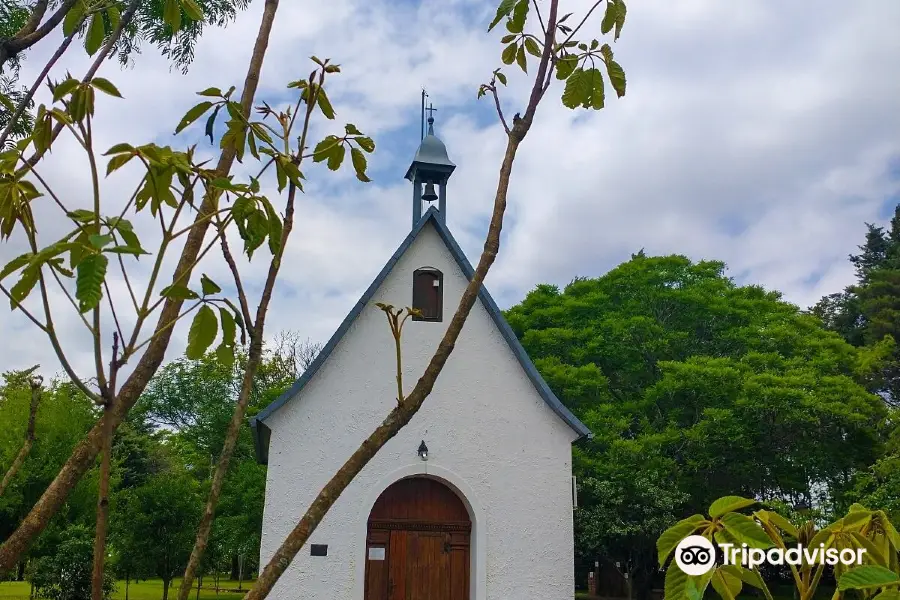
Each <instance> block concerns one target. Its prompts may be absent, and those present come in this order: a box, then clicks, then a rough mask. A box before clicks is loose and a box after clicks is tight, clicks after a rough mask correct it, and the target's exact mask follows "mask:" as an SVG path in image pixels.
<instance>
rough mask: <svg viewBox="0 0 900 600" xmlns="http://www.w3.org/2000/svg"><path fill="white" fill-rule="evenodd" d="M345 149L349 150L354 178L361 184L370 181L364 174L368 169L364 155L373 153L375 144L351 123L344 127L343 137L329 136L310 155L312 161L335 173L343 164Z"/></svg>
mask: <svg viewBox="0 0 900 600" xmlns="http://www.w3.org/2000/svg"><path fill="white" fill-rule="evenodd" d="M347 148H349V149H350V163H351V165H352V166H353V171H354V172H355V174H356V178H357V179H359V180H360V181H362V182H363V183H368V182H369V181H371V179H369V176H368V175H367V174H366V169H367V168H368V159H367V158H366V154H370V153H372V152H374V151H375V142H374V141H373V140H372V138H370V137H368V136H366V135H363V133H362V132H361V131H359V129H357V128H356V126H355V125H353V124H351V123H348V124H347V125H346V126H345V131H344V135H343V136H337V135H329V136H326V137H325V138H324V139H323V140H322V141H320V142H319V143H318V144H316V147H315V149H314V150H313V154H312V157H313V161H314V162H324V163H325V164H326V165H327V166H328V168H329V169H330V170H332V171H337V170H338V169H340V168H341V165H342V164H343V162H344V157H345V156H346V155H347Z"/></svg>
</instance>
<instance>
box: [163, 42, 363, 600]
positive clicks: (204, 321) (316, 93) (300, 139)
mask: <svg viewBox="0 0 900 600" xmlns="http://www.w3.org/2000/svg"><path fill="white" fill-rule="evenodd" d="M312 61H313V62H314V63H315V64H316V68H315V70H314V71H313V72H311V73H310V75H309V77H308V79H306V80H301V81H296V82H292V83H290V84H289V85H288V88H289V89H294V90H299V94H298V99H297V102H296V103H295V105H294V107H293V108H291V107H288V108H287V109H285V110H283V111H281V112H276V111H275V110H273V109H272V108H271V107H270V106H269V105H268V104H265V105H263V106H262V107H260V108H259V109H258V112H259V114H261V115H262V119H263V120H262V121H258V122H254V121H249V120H247V119H244V118H243V117H242V115H240V113H238V112H237V111H236V110H229V104H228V102H229V100H228V95H230V93H231V91H230V90H229V91H228V92H226V93H225V94H221V93H219V90H216V89H214V88H211V89H210V90H206V91H204V92H201V94H202V95H209V96H211V97H218V98H220V100H219V101H218V103H217V104H216V103H212V102H209V101H204V102H202V103H200V104H198V105H197V106H195V107H193V108H191V109H190V110H189V111H188V114H187V115H186V116H185V118H184V119H183V120H182V123H181V124H179V127H180V128H183V126H186V125H185V124H187V123H190V122H193V121H196V120H197V119H199V118H200V117H201V116H202V115H203V114H204V113H205V112H206V111H209V110H210V109H213V112H212V113H211V115H210V117H209V118H208V119H207V123H206V131H207V132H208V133H209V132H212V131H213V128H214V122H215V118H216V114H217V113H218V111H219V110H220V108H221V107H222V106H225V107H226V110H228V112H229V114H230V115H231V117H232V118H231V120H229V122H228V128H227V131H226V133H225V135H224V136H223V139H230V140H235V141H237V143H238V144H239V145H238V158H239V159H240V156H241V154H240V153H241V151H242V145H243V143H244V140H246V144H247V146H248V147H249V149H250V154H251V155H252V156H253V158H255V159H256V160H257V161H259V162H263V160H264V159H263V157H264V156H268V157H269V159H268V160H267V161H265V163H266V164H265V166H263V168H262V170H261V171H260V173H262V172H264V171H265V170H266V168H267V167H268V166H270V165H272V164H274V165H275V178H276V182H277V186H278V190H279V192H281V191H282V190H283V189H284V188H285V187H287V198H286V202H285V208H284V218H283V220H280V219H279V215H278V213H277V212H276V210H275V209H274V207H273V204H272V202H270V201H269V200H268V198H266V197H265V196H262V195H261V194H260V190H259V187H260V186H259V177H258V176H257V177H252V178H251V179H250V182H249V183H247V184H239V183H235V182H233V181H231V180H226V181H219V182H217V187H218V189H219V190H221V192H222V196H221V197H219V200H220V201H221V200H222V198H225V199H226V200H227V201H230V203H231V206H232V209H231V214H230V216H231V217H232V218H233V219H234V221H235V223H236V224H237V226H238V230H239V232H240V235H241V238H242V239H243V240H244V252H245V253H246V254H247V257H248V259H252V257H253V253H254V252H255V250H256V249H257V248H258V247H259V246H260V245H261V244H262V243H263V241H264V240H266V239H267V240H268V247H269V251H270V253H271V255H272V258H271V260H270V262H269V267H268V270H267V274H266V279H265V282H264V283H263V287H262V293H261V295H260V299H259V302H258V304H257V308H256V316H255V318H253V319H252V320H251V316H250V310H249V304H250V303H249V300H248V297H247V293H246V290H245V288H244V286H243V283H242V278H241V275H240V271H239V269H238V268H237V264H236V262H235V260H234V257H233V256H232V254H231V250H230V248H229V245H228V241H227V236H225V235H222V236H221V242H220V243H221V248H222V253H223V257H224V258H225V261H226V263H227V264H228V267H229V269H230V270H231V273H232V276H233V278H234V285H235V289H236V290H237V294H238V303H239V304H240V307H241V309H240V312H238V310H237V309H236V308H234V307H233V305H231V306H232V308H234V318H235V319H236V318H238V317H239V315H243V317H244V320H245V322H246V329H247V332H248V336H249V338H250V348H249V352H248V355H247V362H246V363H245V366H244V373H243V376H242V382H241V389H240V392H239V394H238V398H237V402H236V403H235V407H234V411H233V413H232V416H231V420H230V421H229V424H228V430H227V432H226V435H225V441H224V444H223V447H222V451H221V453H220V455H219V460H218V462H217V464H216V469H215V472H214V473H213V478H212V485H211V486H210V492H209V495H208V497H207V501H206V509H205V510H204V513H203V516H202V517H201V520H200V525H199V527H198V529H197V536H196V539H195V542H194V548H193V550H192V551H191V556H190V559H189V560H188V564H187V567H186V569H185V572H184V577H183V578H182V582H181V586H180V587H179V590H178V598H179V600H187V598H188V596H189V594H190V592H191V585H192V583H193V581H194V578H195V577H196V574H197V570H198V569H199V567H200V564H201V561H202V560H203V556H204V553H205V551H206V547H207V544H208V542H209V536H210V533H211V531H212V525H213V519H214V517H215V511H216V507H217V505H218V502H219V496H220V494H221V492H222V486H223V485H224V483H225V476H226V474H227V472H228V468H229V465H230V462H231V458H232V454H233V452H234V448H235V446H236V444H237V440H238V436H239V434H240V431H241V427H242V426H243V425H244V416H245V414H246V411H247V406H248V405H249V402H250V396H251V391H252V389H253V383H254V381H255V380H256V376H257V371H258V369H259V367H260V365H261V363H262V355H263V334H264V330H265V323H266V315H267V311H268V307H269V304H270V303H271V300H272V295H273V292H274V290H275V285H276V283H277V279H278V274H279V271H280V268H281V264H282V259H283V257H284V252H285V249H286V247H287V242H288V239H289V237H290V234H291V231H292V229H293V220H294V206H295V199H296V194H297V192H298V191H301V192H302V191H303V185H302V181H303V180H304V179H305V176H304V175H303V172H302V171H301V170H300V168H301V167H302V166H303V160H304V158H309V157H310V156H311V157H312V158H313V160H314V161H316V162H322V161H327V165H328V168H329V169H331V170H333V171H334V170H337V169H338V168H340V166H341V164H342V162H343V158H344V155H345V154H346V152H345V148H346V146H345V144H347V145H350V144H354V143H355V144H356V145H355V146H353V145H351V146H350V148H351V157H352V160H351V163H352V167H353V169H354V171H355V172H356V176H357V178H358V179H359V180H360V181H363V182H367V181H370V180H369V178H368V176H367V175H366V160H365V157H364V156H363V155H362V150H360V149H359V148H365V149H366V151H367V152H372V151H374V149H375V144H374V142H373V141H372V140H371V139H370V138H368V137H366V136H365V135H364V134H363V133H362V132H360V131H359V130H358V129H357V128H356V127H355V126H354V125H352V124H348V125H346V126H345V127H344V131H345V135H344V136H335V135H330V136H328V137H326V138H325V139H324V140H322V141H321V142H319V144H318V145H317V148H321V149H322V150H320V151H314V152H313V153H312V154H311V155H304V150H305V149H306V143H307V137H308V135H309V130H310V125H311V123H312V119H313V117H314V116H315V115H317V114H320V115H322V116H324V117H325V118H326V119H328V120H334V118H335V113H334V109H333V108H332V107H331V103H330V102H329V100H328V96H327V94H326V91H325V83H326V78H327V77H329V76H331V75H333V74H336V73H340V66H339V65H336V64H332V63H331V62H330V60H328V59H325V60H322V59H319V58H317V57H312ZM214 106H215V108H213V107H214ZM301 109H303V110H302V111H301ZM301 114H302V120H301V121H298V120H297V117H298V116H299V115H301ZM269 118H271V119H273V120H274V124H272V125H269V124H268V123H266V119H269ZM298 122H299V123H300V133H299V135H298V136H297V142H296V144H297V145H296V148H294V147H293V138H294V133H293V129H294V125H295V124H296V123H298ZM356 153H359V154H360V155H359V156H357V154H356ZM223 225H224V223H223V222H222V221H221V220H220V221H219V223H218V225H217V227H219V228H220V229H221V228H222V227H223ZM216 288H218V286H216ZM204 308H206V307H204ZM204 308H201V309H200V310H201V311H203V310H204ZM220 315H221V317H222V330H223V341H222V345H220V346H219V348H218V349H217V350H216V354H217V356H218V358H219V359H220V360H221V361H222V362H223V363H224V364H227V365H231V364H233V362H234V324H233V321H231V319H232V318H233V317H232V316H231V315H230V313H228V312H227V311H222V310H220ZM201 317H202V318H201ZM242 330H243V328H242ZM215 337H216V323H215V314H214V313H213V312H212V311H211V310H209V311H208V312H207V313H206V314H205V316H202V315H201V314H200V313H198V315H197V317H195V318H194V322H193V323H192V325H191V331H190V334H189V338H188V339H189V346H188V349H189V351H191V352H193V353H195V355H197V356H198V357H199V355H201V354H202V352H203V350H205V347H208V345H209V344H210V343H212V340H213V339H214V338H215ZM226 342H228V343H229V345H226ZM189 357H190V354H189Z"/></svg>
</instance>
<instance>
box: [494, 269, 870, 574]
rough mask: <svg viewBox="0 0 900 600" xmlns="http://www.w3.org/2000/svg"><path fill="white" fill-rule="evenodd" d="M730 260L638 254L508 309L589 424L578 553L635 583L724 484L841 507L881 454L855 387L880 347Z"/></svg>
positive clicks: (866, 402)
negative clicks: (860, 341) (735, 276)
mask: <svg viewBox="0 0 900 600" xmlns="http://www.w3.org/2000/svg"><path fill="white" fill-rule="evenodd" d="M724 271H725V266H724V265H723V264H722V263H720V262H713V261H704V262H697V263H694V262H691V261H690V260H688V259H687V258H685V257H682V256H667V257H653V258H650V257H646V256H644V255H643V253H641V254H638V255H636V256H634V257H633V258H632V260H630V261H628V262H626V263H624V264H622V265H620V266H618V267H617V268H615V269H613V270H612V271H610V272H609V273H607V274H606V275H604V276H602V277H599V278H597V279H577V280H575V281H573V282H572V283H571V284H570V285H568V286H567V287H566V288H565V289H564V290H559V289H558V288H556V287H554V286H550V285H540V286H538V287H537V288H536V289H535V290H533V291H532V292H531V293H529V294H528V296H527V297H526V298H525V300H524V301H523V302H522V303H521V304H519V305H517V306H515V307H513V308H512V309H510V310H509V311H508V312H507V317H508V320H509V322H510V324H511V325H512V327H513V329H514V330H515V331H516V333H517V335H518V336H519V337H520V338H521V340H522V343H523V344H524V346H525V348H526V349H527V350H528V352H529V354H530V355H531V356H532V357H533V358H534V360H535V363H536V365H537V367H538V369H539V370H540V371H541V373H542V374H543V375H544V377H545V378H546V379H547V381H548V383H549V384H550V386H551V387H552V388H553V390H554V391H555V392H556V393H557V394H558V395H559V397H560V398H561V399H562V400H563V402H564V403H565V404H566V405H567V406H569V407H570V408H571V409H572V410H573V411H574V412H575V413H576V414H577V415H578V416H579V418H581V419H582V420H583V421H584V422H585V423H586V424H587V425H588V427H590V428H591V429H592V431H593V432H594V434H595V438H594V439H593V440H592V441H590V442H588V443H586V444H584V445H582V446H581V447H580V448H577V449H576V456H575V468H576V472H577V473H578V475H579V478H580V480H581V482H582V500H581V506H582V508H581V509H579V511H578V517H577V521H576V525H577V531H578V541H577V545H578V549H579V552H581V553H583V554H587V555H593V554H595V553H599V554H601V555H604V556H606V557H608V558H610V559H612V560H615V561H616V562H619V563H620V564H624V565H627V568H628V569H629V570H630V574H631V575H632V576H633V577H634V576H636V577H637V578H638V579H640V578H641V577H642V575H643V577H644V579H645V583H646V577H647V576H649V575H650V574H651V573H652V572H653V571H654V570H655V568H656V559H655V556H654V553H653V544H654V542H655V539H656V536H657V535H658V534H659V533H660V532H661V531H662V530H663V529H664V527H665V526H666V524H667V522H671V521H673V520H674V519H675V518H676V517H681V516H685V515H686V514H689V513H694V512H702V511H703V510H704V509H705V507H706V506H708V505H709V503H710V502H711V501H712V500H714V499H715V498H717V497H719V496H724V495H729V494H743V495H747V496H757V497H761V498H765V499H777V500H784V501H788V502H792V503H793V502H799V501H803V502H806V503H810V502H814V501H816V502H819V503H826V504H833V503H837V502H842V501H843V500H842V498H843V494H844V493H845V491H846V490H847V488H848V486H850V485H851V479H852V476H853V474H854V473H855V472H857V471H858V470H860V469H865V468H867V467H868V465H870V464H871V463H872V462H873V461H874V460H875V459H876V458H877V457H878V456H880V454H881V452H882V446H883V435H882V427H883V424H884V420H885V417H886V409H885V406H884V403H883V402H882V401H881V399H880V398H878V397H877V396H876V395H874V394H872V393H870V392H869V391H867V389H866V388H865V387H864V386H863V385H861V382H862V381H864V380H865V378H866V377H867V376H870V375H871V374H872V370H873V368H874V366H873V365H875V364H876V363H877V361H876V360H875V358H876V355H877V353H878V352H879V351H880V350H879V349H857V348H855V347H853V346H852V345H851V344H848V343H847V342H845V341H844V340H842V339H841V337H840V336H838V335H837V334H835V333H833V332H829V331H827V330H826V329H824V328H823V327H822V326H821V323H820V322H819V320H818V319H817V318H816V317H814V316H812V315H807V314H803V313H802V312H801V311H800V310H799V309H798V308H797V307H796V306H793V305H791V304H789V303H787V302H784V301H783V300H782V299H781V297H780V295H779V294H778V293H776V292H770V291H766V290H764V289H762V288H760V287H757V286H738V285H736V284H735V283H734V282H733V281H732V280H730V279H729V278H727V277H726V276H725V274H724ZM636 583H639V582H637V581H636Z"/></svg>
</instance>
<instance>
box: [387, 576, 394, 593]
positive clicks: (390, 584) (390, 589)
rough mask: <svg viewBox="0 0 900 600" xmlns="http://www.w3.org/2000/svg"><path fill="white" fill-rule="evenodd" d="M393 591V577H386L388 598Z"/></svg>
mask: <svg viewBox="0 0 900 600" xmlns="http://www.w3.org/2000/svg"><path fill="white" fill-rule="evenodd" d="M393 592H394V579H393V578H388V589H387V593H388V598H390V597H391V594H392V593H393Z"/></svg>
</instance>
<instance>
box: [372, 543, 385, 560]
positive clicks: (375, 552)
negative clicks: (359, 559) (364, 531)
mask: <svg viewBox="0 0 900 600" xmlns="http://www.w3.org/2000/svg"><path fill="white" fill-rule="evenodd" d="M369 560H384V547H377V546H372V547H371V548H369Z"/></svg>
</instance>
